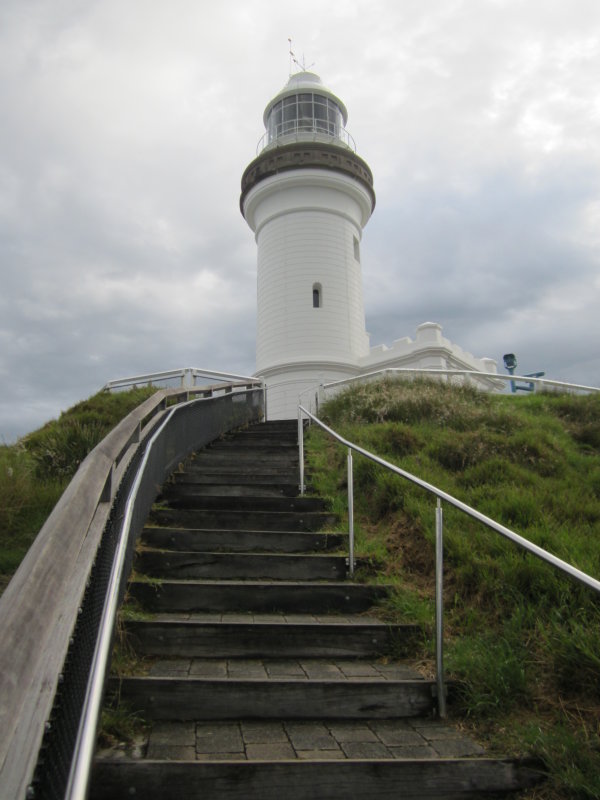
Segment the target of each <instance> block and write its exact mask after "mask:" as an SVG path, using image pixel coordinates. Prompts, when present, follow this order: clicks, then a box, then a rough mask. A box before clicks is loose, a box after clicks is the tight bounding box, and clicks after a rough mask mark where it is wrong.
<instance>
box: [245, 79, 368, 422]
mask: <svg viewBox="0 0 600 800" xmlns="http://www.w3.org/2000/svg"><path fill="white" fill-rule="evenodd" d="M347 117H348V114H347V111H346V107H345V106H344V104H343V103H342V101H341V100H340V99H339V98H338V97H336V96H335V95H334V94H333V92H331V91H330V90H329V89H327V88H326V87H325V86H324V85H323V84H322V82H321V79H320V78H319V77H318V76H317V75H315V74H314V73H312V72H306V71H303V72H299V73H297V74H295V75H292V76H291V77H290V79H289V81H288V83H287V84H286V86H285V87H284V88H283V89H282V91H281V92H279V94H277V95H276V96H275V97H274V98H273V99H272V100H271V101H270V102H269V103H268V105H267V107H266V109H265V112H264V117H263V119H264V124H265V128H266V134H265V135H264V137H263V139H262V140H261V142H260V143H259V148H258V152H259V154H258V156H257V158H255V159H254V161H252V163H251V164H249V166H248V167H247V168H246V170H245V172H244V174H243V177H242V194H241V198H240V207H241V211H242V214H243V215H244V218H245V220H246V221H247V223H248V225H249V226H250V227H251V229H252V230H253V231H254V233H255V237H256V243H257V247H258V272H257V284H258V291H257V306H258V307H257V342H256V374H257V375H259V376H261V377H263V378H264V380H265V382H266V384H267V387H268V394H267V398H268V401H267V402H268V416H269V418H270V419H281V418H286V417H294V416H295V415H296V413H297V406H298V399H299V397H301V396H302V395H304V398H303V399H305V398H306V393H307V392H310V391H313V390H315V389H316V387H317V386H318V385H319V383H322V382H323V381H331V380H337V379H341V378H347V377H350V376H353V375H356V374H358V373H359V372H360V366H359V365H360V364H361V362H363V361H364V360H365V359H367V358H368V354H369V338H368V335H367V333H366V330H365V314H364V306H363V290H362V275H361V265H360V242H361V238H362V231H363V228H364V226H365V225H366V223H367V221H368V220H369V217H370V216H371V213H372V211H373V208H374V206H375V194H374V191H373V176H372V174H371V170H370V169H369V167H368V165H367V164H366V163H365V162H364V161H363V160H362V159H361V158H359V157H358V156H357V155H356V153H355V151H354V146H353V140H352V138H351V137H350V136H349V134H348V133H347V132H346V130H345V125H346V120H347Z"/></svg>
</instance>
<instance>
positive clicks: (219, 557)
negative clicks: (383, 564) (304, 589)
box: [135, 549, 348, 581]
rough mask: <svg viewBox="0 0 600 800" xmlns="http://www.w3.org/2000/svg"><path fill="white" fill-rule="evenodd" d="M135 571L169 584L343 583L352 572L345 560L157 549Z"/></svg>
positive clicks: (140, 557) (141, 556)
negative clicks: (223, 581)
mask: <svg viewBox="0 0 600 800" xmlns="http://www.w3.org/2000/svg"><path fill="white" fill-rule="evenodd" d="M135 569H136V571H137V572H138V573H142V574H144V575H148V576H150V577H153V578H168V579H169V580H181V579H184V580H187V579H190V578H192V579H198V578H200V579H201V578H209V579H211V580H216V579H220V578H224V579H226V580H230V579H234V580H236V579H239V580H260V579H264V580H273V581H282V580H283V581H326V580H331V581H342V580H344V578H345V577H346V574H347V572H348V567H347V565H346V558H345V556H334V555H321V554H312V555H304V554H287V553H286V554H280V553H276V554H273V553H260V554H257V553H199V552H185V551H178V550H172V551H166V550H153V549H144V550H141V551H140V552H138V553H137V554H136V558H135Z"/></svg>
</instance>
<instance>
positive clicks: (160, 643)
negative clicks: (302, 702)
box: [121, 614, 422, 677]
mask: <svg viewBox="0 0 600 800" xmlns="http://www.w3.org/2000/svg"><path fill="white" fill-rule="evenodd" d="M231 616H233V615H221V614H214V615H208V614H206V615H203V616H202V617H201V618H200V619H193V618H191V619H182V618H181V617H177V616H175V615H170V618H165V617H161V618H160V619H158V620H155V619H148V620H124V621H123V622H122V623H121V624H122V626H123V630H124V631H125V633H126V634H127V636H128V641H129V642H130V643H131V644H132V645H133V647H134V649H135V651H136V652H137V653H139V654H140V655H144V656H163V657H169V658H172V657H174V656H178V657H180V658H182V657H185V658H188V659H200V658H202V659H204V660H206V659H207V658H210V659H213V660H214V659H217V658H221V659H223V658H246V659H248V658H250V659H274V658H296V659H319V660H318V661H315V660H313V661H311V662H310V663H309V664H308V665H307V664H303V663H302V662H300V663H299V664H298V670H297V672H298V674H300V675H302V672H304V673H305V674H306V675H308V676H309V677H310V676H311V675H313V676H314V675H315V674H316V675H318V674H326V675H329V676H331V675H332V674H337V673H338V672H340V673H341V674H345V673H344V670H343V668H341V667H340V666H339V665H337V664H334V663H323V662H324V659H334V658H338V659H340V658H359V657H362V658H367V657H375V656H383V655H386V654H389V653H390V652H391V651H393V650H395V651H400V650H403V651H406V650H407V648H408V647H409V646H410V645H411V643H413V642H415V640H416V638H417V637H418V636H420V635H422V629H421V627H420V626H418V625H386V624H384V623H382V622H379V621H378V620H369V619H366V618H365V617H364V616H363V617H359V618H358V619H354V620H352V621H350V620H348V619H342V621H339V620H338V619H337V618H336V617H335V616H333V615H332V616H329V617H327V618H326V620H323V618H318V619H317V618H313V619H312V620H310V621H307V620H306V619H304V620H301V621H297V622H294V621H293V618H292V621H289V620H288V619H286V618H285V617H284V616H283V615H281V616H280V617H279V618H277V615H262V616H261V615H258V614H257V615H248V614H246V615H240V619H238V620H237V621H232V620H231ZM274 616H275V619H274V618H273V617H274ZM228 617H229V618H228ZM211 666H212V668H213V674H220V671H221V670H223V671H224V670H226V665H225V664H224V662H215V661H211V662H210V663H209V664H208V665H206V664H205V663H204V661H202V662H193V663H190V664H189V665H188V666H187V668H188V670H189V669H191V670H192V674H194V670H197V671H198V672H199V670H200V669H201V668H202V669H203V670H204V673H203V674H207V675H208V674H211V673H210V672H209V668H210V667H211ZM379 669H380V671H381V672H382V674H383V673H386V672H387V674H390V673H391V674H396V672H394V671H393V670H395V669H396V667H395V665H392V664H382V665H380V668H379ZM197 674H198V673H197Z"/></svg>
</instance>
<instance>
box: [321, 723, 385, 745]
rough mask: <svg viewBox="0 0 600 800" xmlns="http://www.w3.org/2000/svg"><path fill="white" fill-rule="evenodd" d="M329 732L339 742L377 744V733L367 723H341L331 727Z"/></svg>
mask: <svg viewBox="0 0 600 800" xmlns="http://www.w3.org/2000/svg"><path fill="white" fill-rule="evenodd" d="M329 731H330V732H331V735H332V736H333V738H334V739H335V740H336V741H338V742H342V743H345V742H377V741H379V740H378V738H377V736H376V735H375V733H373V731H372V730H371V728H370V727H369V726H368V725H367V723H366V722H346V723H344V722H341V723H336V724H335V725H329Z"/></svg>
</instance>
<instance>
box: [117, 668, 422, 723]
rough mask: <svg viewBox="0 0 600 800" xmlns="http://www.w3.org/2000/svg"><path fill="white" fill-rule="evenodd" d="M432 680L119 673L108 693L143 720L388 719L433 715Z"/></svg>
mask: <svg viewBox="0 0 600 800" xmlns="http://www.w3.org/2000/svg"><path fill="white" fill-rule="evenodd" d="M434 688H435V685H434V683H433V682H431V681H428V680H424V679H420V680H385V679H383V680H380V679H370V678H360V677H359V678H356V679H354V680H318V679H315V680H297V679H295V678H291V679H286V678H284V677H282V678H279V679H276V680H273V679H269V678H267V679H266V680H265V679H260V678H250V679H244V678H217V679H208V678H194V677H187V676H186V677H183V678H180V677H151V676H143V677H121V678H111V679H110V680H109V682H108V691H109V692H114V694H115V696H116V697H118V700H119V702H122V703H125V704H126V705H127V707H128V708H129V709H131V711H133V712H139V713H140V714H141V715H142V716H143V718H144V719H146V720H150V719H164V720H167V719H168V720H179V721H181V720H227V719H228V720H239V719H355V720H358V719H390V718H395V717H403V718H405V717H414V716H424V715H427V714H431V713H432V712H433V708H434V702H433V695H434Z"/></svg>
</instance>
